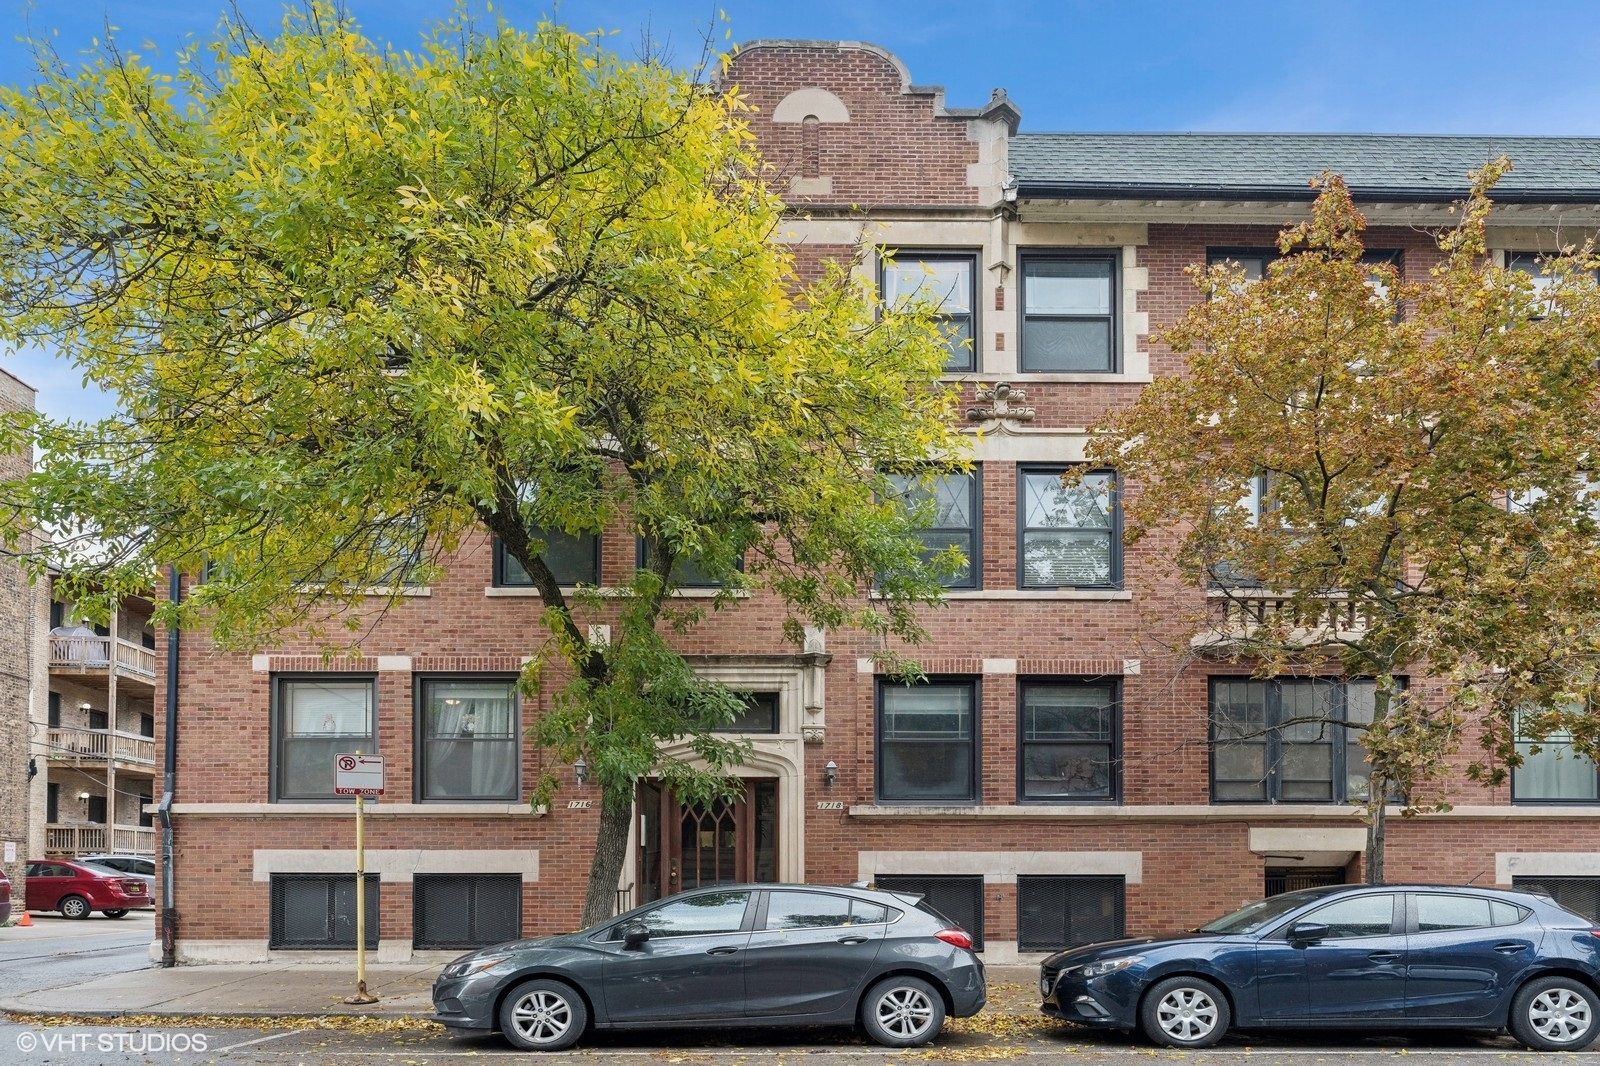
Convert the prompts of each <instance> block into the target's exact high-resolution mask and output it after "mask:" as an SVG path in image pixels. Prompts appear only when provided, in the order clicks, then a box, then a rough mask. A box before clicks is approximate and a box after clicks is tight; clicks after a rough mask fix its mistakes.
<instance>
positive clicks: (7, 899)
mask: <svg viewBox="0 0 1600 1066" xmlns="http://www.w3.org/2000/svg"><path fill="white" fill-rule="evenodd" d="M10 920H11V878H9V877H7V876H6V872H5V871H4V870H0V925H5V924H6V923H7V922H9V921H10Z"/></svg>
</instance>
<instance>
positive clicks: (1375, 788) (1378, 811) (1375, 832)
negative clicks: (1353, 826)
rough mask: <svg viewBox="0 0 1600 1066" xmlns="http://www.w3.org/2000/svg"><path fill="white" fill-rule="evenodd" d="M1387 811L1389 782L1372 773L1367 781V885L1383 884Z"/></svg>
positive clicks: (1381, 776)
mask: <svg viewBox="0 0 1600 1066" xmlns="http://www.w3.org/2000/svg"><path fill="white" fill-rule="evenodd" d="M1388 811H1389V782H1388V780H1387V779H1385V778H1384V777H1383V775H1381V774H1378V773H1374V774H1373V775H1372V776H1371V778H1369V779H1368V783H1367V857H1366V858H1367V861H1366V867H1367V871H1366V872H1367V877H1366V881H1367V884H1369V885H1381V884H1383V835H1384V827H1385V819H1386V817H1387V816H1388Z"/></svg>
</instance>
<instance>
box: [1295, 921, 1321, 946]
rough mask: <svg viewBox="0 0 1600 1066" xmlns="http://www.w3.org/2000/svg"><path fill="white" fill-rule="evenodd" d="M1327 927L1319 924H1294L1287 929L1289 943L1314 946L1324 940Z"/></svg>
mask: <svg viewBox="0 0 1600 1066" xmlns="http://www.w3.org/2000/svg"><path fill="white" fill-rule="evenodd" d="M1327 936H1328V927H1327V926H1325V925H1323V924H1322V923H1321V922H1295V923H1294V924H1293V925H1291V926H1290V927H1289V943H1291V944H1315V943H1316V942H1317V941H1319V940H1323V939H1326V938H1327Z"/></svg>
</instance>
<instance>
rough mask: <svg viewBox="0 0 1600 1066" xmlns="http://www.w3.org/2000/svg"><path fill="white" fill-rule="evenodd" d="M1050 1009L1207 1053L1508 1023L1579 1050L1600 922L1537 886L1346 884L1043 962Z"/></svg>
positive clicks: (1586, 1038)
mask: <svg viewBox="0 0 1600 1066" xmlns="http://www.w3.org/2000/svg"><path fill="white" fill-rule="evenodd" d="M1039 990H1040V992H1041V993H1042V994H1043V996H1044V1003H1043V1007H1042V1009H1043V1011H1044V1013H1045V1014H1047V1015H1049V1016H1051V1017H1053V1018H1060V1019H1063V1020H1065V1021H1071V1022H1079V1023H1082V1024H1084V1025H1091V1026H1101V1027H1105V1028H1112V1029H1122V1030H1127V1031H1133V1030H1139V1031H1141V1032H1143V1033H1144V1034H1145V1036H1147V1037H1148V1038H1149V1039H1151V1040H1153V1041H1155V1042H1156V1043H1158V1044H1164V1045H1167V1046H1169V1047H1180V1048H1198V1047H1208V1046H1210V1045H1212V1044H1215V1043H1216V1042H1217V1041H1218V1040H1220V1039H1222V1036H1223V1034H1224V1033H1226V1032H1227V1031H1228V1029H1229V1028H1230V1027H1234V1026H1237V1027H1239V1028H1242V1029H1266V1028H1272V1027H1293V1028H1296V1029H1309V1028H1350V1027H1361V1028H1366V1029H1373V1028H1378V1029H1405V1028H1455V1029H1502V1028H1504V1029H1509V1030H1510V1031H1511V1035H1512V1036H1514V1037H1515V1038H1516V1039H1517V1040H1519V1041H1521V1042H1522V1043H1523V1044H1526V1045H1527V1046H1528V1047H1531V1048H1536V1049H1539V1050H1543V1051H1576V1050H1578V1049H1580V1048H1583V1047H1587V1046H1588V1045H1589V1043H1590V1042H1591V1041H1593V1040H1594V1038H1595V1036H1596V1035H1597V1034H1600V928H1596V927H1595V923H1593V922H1591V921H1590V920H1589V919H1587V918H1584V917H1582V916H1581V915H1577V914H1573V913H1572V912H1571V911H1568V910H1565V909H1563V908H1562V907H1560V906H1558V905H1557V904H1555V903H1554V902H1553V901H1551V900H1550V899H1549V898H1547V897H1545V896H1541V895H1536V894H1534V893H1531V892H1519V891H1515V890H1502V889H1493V888H1474V887H1451V886H1443V885H1337V886H1333V887H1327V888H1309V889H1304V890H1302V891H1299V892H1288V893H1285V894H1283V895H1281V896H1273V897H1271V898H1269V899H1264V900H1260V901H1258V902H1255V903H1251V904H1249V905H1248V906H1246V907H1243V908H1241V909H1239V910H1237V911H1235V912H1233V913H1232V914H1229V915H1226V916H1224V917H1222V918H1218V919H1217V920H1216V921H1214V922H1211V923H1210V924H1208V925H1204V926H1201V927H1200V928H1199V929H1195V930H1193V931H1191V932H1188V933H1183V934H1179V935H1175V936H1170V937H1143V938H1138V939H1132V940H1117V941H1108V942H1105V943H1099V944H1090V945H1088V946H1085V947H1080V948H1072V949H1070V950H1067V951H1063V952H1060V953H1058V954H1055V955H1052V956H1050V957H1049V958H1047V959H1046V960H1045V961H1044V963H1043V964H1042V966H1041V969H1040V976H1039Z"/></svg>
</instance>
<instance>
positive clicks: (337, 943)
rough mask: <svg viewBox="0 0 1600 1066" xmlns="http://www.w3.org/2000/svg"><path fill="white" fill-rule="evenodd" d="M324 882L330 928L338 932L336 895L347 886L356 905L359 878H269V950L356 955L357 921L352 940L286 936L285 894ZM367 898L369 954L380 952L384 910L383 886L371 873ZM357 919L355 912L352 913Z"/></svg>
mask: <svg viewBox="0 0 1600 1066" xmlns="http://www.w3.org/2000/svg"><path fill="white" fill-rule="evenodd" d="M315 881H321V882H323V883H324V884H325V885H326V887H327V891H328V902H327V907H328V912H327V915H328V925H329V928H330V929H336V928H337V927H338V925H339V921H338V919H339V916H340V911H339V900H338V898H337V895H336V893H337V892H338V891H339V889H340V888H341V887H343V886H344V885H348V886H349V889H350V903H351V904H352V905H353V904H354V902H355V892H356V875H355V874H353V873H349V874H272V875H270V876H269V878H268V907H267V914H268V921H267V926H268V934H267V935H268V940H267V947H268V949H269V950H272V951H354V950H355V949H356V937H355V923H354V918H353V917H352V918H351V919H350V938H349V939H348V940H344V939H341V938H338V937H329V938H327V939H324V940H296V939H290V938H289V937H287V936H285V935H284V928H283V927H284V925H285V924H286V922H287V917H286V915H285V914H284V912H283V908H284V903H285V900H284V894H285V892H286V890H287V888H288V886H289V884H291V883H300V884H306V883H310V882H315ZM365 881H366V884H365V889H366V893H365V894H366V898H367V908H366V911H367V913H366V934H367V936H366V940H367V950H368V951H376V950H377V948H378V919H379V908H380V907H381V906H382V896H383V893H382V891H381V886H380V884H379V880H378V875H377V874H372V873H369V874H367V875H366V877H365ZM351 913H352V915H353V913H354V912H353V911H352V912H351Z"/></svg>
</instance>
